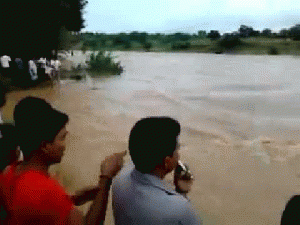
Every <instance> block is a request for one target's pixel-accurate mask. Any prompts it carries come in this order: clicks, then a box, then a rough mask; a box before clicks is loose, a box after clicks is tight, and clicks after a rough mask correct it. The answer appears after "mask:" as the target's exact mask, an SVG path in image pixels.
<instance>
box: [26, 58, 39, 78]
mask: <svg viewBox="0 0 300 225" xmlns="http://www.w3.org/2000/svg"><path fill="white" fill-rule="evenodd" d="M28 67H29V74H30V76H31V80H37V79H38V75H37V67H36V65H35V62H34V61H33V60H32V59H31V60H29V61H28Z"/></svg>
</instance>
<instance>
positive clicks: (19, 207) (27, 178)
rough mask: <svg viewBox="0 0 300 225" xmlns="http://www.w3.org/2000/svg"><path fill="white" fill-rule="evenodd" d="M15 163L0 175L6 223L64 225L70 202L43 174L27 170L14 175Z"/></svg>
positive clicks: (60, 188) (71, 204)
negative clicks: (6, 213)
mask: <svg viewBox="0 0 300 225" xmlns="http://www.w3.org/2000/svg"><path fill="white" fill-rule="evenodd" d="M16 166H17V164H13V165H12V166H10V167H9V168H8V169H7V170H6V171H5V172H4V173H3V179H2V181H3V184H4V188H3V191H4V195H5V196H4V201H5V205H6V208H7V211H8V224H14V225H16V224H18V225H19V224H20V225H21V224H43V225H46V224H49V225H50V224H55V225H56V224H65V222H66V219H67V216H68V215H69V213H70V211H71V210H72V209H73V207H74V206H73V202H72V201H71V199H70V198H69V196H68V195H67V193H66V192H65V190H64V189H63V187H61V186H60V184H59V183H58V182H57V181H56V180H54V179H52V178H50V177H49V176H48V175H47V174H45V173H43V172H41V171H36V170H28V171H25V172H23V173H22V174H20V175H15V169H16Z"/></svg>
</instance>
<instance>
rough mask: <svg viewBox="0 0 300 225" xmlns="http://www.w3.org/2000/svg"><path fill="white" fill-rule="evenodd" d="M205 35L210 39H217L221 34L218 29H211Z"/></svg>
mask: <svg viewBox="0 0 300 225" xmlns="http://www.w3.org/2000/svg"><path fill="white" fill-rule="evenodd" d="M207 37H208V38H210V39H211V40H217V39H220V37H221V35H220V33H219V31H217V30H211V31H210V32H209V33H208V35H207Z"/></svg>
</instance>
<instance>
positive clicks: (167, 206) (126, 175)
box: [112, 117, 201, 225]
mask: <svg viewBox="0 0 300 225" xmlns="http://www.w3.org/2000/svg"><path fill="white" fill-rule="evenodd" d="M179 133H180V124H179V123H178V121H176V120H174V119H172V118H169V117H150V118H144V119H141V120H140V121H138V122H137V123H136V124H135V125H134V127H133V128H132V130H131V132H130V137H129V152H130V156H131V159H132V162H133V164H132V163H130V164H129V165H127V166H126V167H124V168H123V169H122V170H121V171H120V173H119V175H118V176H117V177H116V178H115V179H114V182H113V187H112V200H113V202H112V203H113V211H114V217H115V223H116V224H117V225H121V224H122V225H138V224H143V225H162V224H164V225H171V224H172V225H173V224H182V225H184V224H186V225H196V224H201V223H200V220H199V218H197V216H196V215H195V213H194V212H193V210H192V209H191V205H190V202H189V200H188V199H187V198H186V197H185V196H184V195H182V194H180V193H178V192H176V191H175V190H174V189H173V188H172V187H170V186H169V184H168V183H167V182H165V181H164V178H165V176H166V175H167V174H169V173H170V172H172V171H173V170H174V169H175V168H176V167H177V165H178V160H179V143H178V136H179ZM184 182H186V183H187V186H188V185H190V181H184V180H182V181H178V180H176V181H174V183H175V185H178V186H177V187H176V190H180V189H181V187H182V186H179V185H182V184H183V183H184ZM183 186H185V185H183ZM182 193H186V190H184V191H182Z"/></svg>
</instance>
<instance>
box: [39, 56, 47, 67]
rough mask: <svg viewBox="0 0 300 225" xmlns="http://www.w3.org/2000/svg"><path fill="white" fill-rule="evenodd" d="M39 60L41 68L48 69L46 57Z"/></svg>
mask: <svg viewBox="0 0 300 225" xmlns="http://www.w3.org/2000/svg"><path fill="white" fill-rule="evenodd" d="M38 62H39V63H40V64H41V68H44V69H46V62H47V60H46V58H43V57H41V58H40V59H39V61H38Z"/></svg>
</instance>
